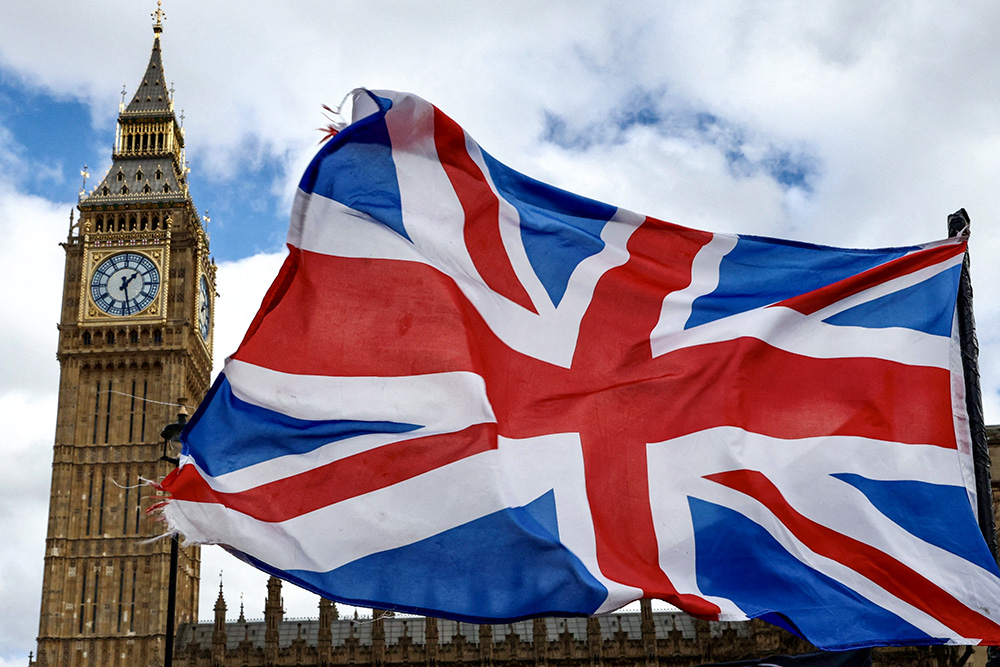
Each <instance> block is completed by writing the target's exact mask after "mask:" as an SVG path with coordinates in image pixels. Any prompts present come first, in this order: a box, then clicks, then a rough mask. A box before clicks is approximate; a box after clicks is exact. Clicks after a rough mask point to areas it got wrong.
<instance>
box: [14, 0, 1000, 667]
mask: <svg viewBox="0 0 1000 667" xmlns="http://www.w3.org/2000/svg"><path fill="white" fill-rule="evenodd" d="M154 9H155V3H154V2H152V1H151V0H144V1H137V0H130V1H129V2H124V1H123V0H118V1H116V2H112V1H111V0H91V1H89V2H86V3H83V2H68V1H67V0H46V1H45V2H31V3H29V2H14V0H0V279H2V284H3V286H4V288H3V289H2V290H0V423H2V424H3V428H4V435H3V437H2V438H0V452H2V453H3V455H4V458H5V460H6V462H7V463H6V465H4V466H3V467H2V468H0V534H2V535H3V536H4V537H3V539H2V540H0V667H8V666H9V665H19V666H20V665H24V664H26V660H27V653H28V651H31V650H34V648H35V634H36V633H37V629H38V610H39V600H40V590H41V580H42V556H43V549H44V536H45V517H46V512H47V502H48V493H49V474H50V466H51V457H52V437H53V433H54V428H55V425H54V418H55V406H56V390H57V382H58V372H59V369H58V364H57V362H56V360H55V350H56V328H55V323H56V321H57V319H58V316H59V302H60V289H61V284H62V274H63V261H64V254H63V251H62V249H61V248H60V247H59V245H58V244H59V242H60V241H62V240H64V239H65V236H66V231H67V227H68V223H69V215H70V210H71V209H72V208H73V206H74V205H75V203H76V201H77V194H78V192H79V190H80V187H81V183H82V179H81V176H80V170H81V169H82V167H83V166H84V164H86V165H88V167H89V172H90V174H91V178H90V181H89V185H90V186H93V185H95V184H96V183H98V182H99V181H100V179H101V178H102V177H103V175H104V174H105V172H106V170H107V168H108V167H109V166H110V162H111V147H112V142H113V136H114V125H115V119H116V116H117V111H118V103H119V101H120V100H121V91H122V86H123V84H124V86H125V89H126V91H127V92H128V93H132V92H134V91H135V89H136V87H137V86H138V84H139V82H140V80H141V77H142V74H143V72H144V70H145V67H146V63H147V61H148V59H149V53H150V47H151V45H152V37H153V34H152V31H151V29H150V27H151V19H150V16H149V15H150V12H152V11H153V10H154ZM164 10H165V11H166V14H167V20H166V23H165V32H164V36H163V61H164V70H165V74H166V78H167V80H168V81H172V82H173V83H174V86H175V90H176V92H175V105H176V108H177V109H183V110H184V118H185V120H184V126H185V130H186V138H187V147H188V158H189V160H190V162H191V168H192V172H191V177H190V181H191V191H192V194H193V196H194V200H195V204H196V205H197V206H198V207H199V209H201V210H202V211H205V210H207V211H208V214H209V215H210V218H211V222H210V223H209V231H210V233H211V238H212V244H211V249H212V251H213V254H214V256H215V257H216V259H217V261H218V262H219V264H220V269H219V278H218V282H219V292H220V294H221V298H220V299H219V300H218V302H217V320H216V321H217V329H216V337H215V344H216V350H215V352H216V365H217V367H218V365H219V363H220V362H221V360H222V358H223V357H224V356H225V355H226V354H228V353H230V352H232V351H233V350H234V349H235V346H236V343H237V342H238V340H239V338H240V337H241V335H242V333H243V329H244V328H245V327H246V325H247V324H248V322H249V320H250V318H251V317H252V315H253V313H254V311H255V308H256V306H257V304H258V303H259V302H260V299H261V297H262V296H263V293H264V290H265V289H266V288H267V285H268V284H269V282H270V280H271V278H272V277H273V275H274V274H275V272H276V271H277V267H278V266H279V264H280V261H281V252H282V247H283V243H284V235H285V228H286V224H287V217H288V211H289V205H290V201H291V195H292V192H293V190H294V188H295V184H296V183H297V181H298V177H299V175H300V174H301V171H302V169H303V168H304V166H305V165H306V163H307V162H308V160H309V158H310V157H311V155H312V154H313V152H314V151H315V148H316V144H317V141H318V140H319V138H320V133H319V132H317V131H316V128H317V127H320V126H321V125H325V124H326V122H327V121H326V119H325V118H324V117H323V114H322V108H321V105H323V104H328V105H330V106H334V105H336V104H338V103H339V102H340V101H341V99H342V98H343V97H344V96H345V95H346V94H347V93H348V92H349V91H350V90H351V89H353V88H355V87H359V86H365V87H370V88H390V89H397V90H405V91H409V92H414V93H416V94H418V95H420V96H422V97H424V98H426V99H428V100H430V101H431V102H433V103H434V104H436V105H437V106H439V107H440V108H441V109H442V110H444V111H445V113H447V114H449V115H450V116H452V117H453V118H455V119H456V120H457V121H458V122H459V123H460V124H462V125H463V126H464V127H465V128H466V129H467V130H468V131H469V132H470V133H471V134H472V136H473V137H475V138H476V139H477V140H478V141H479V143H480V144H482V145H483V147H484V148H485V149H486V150H487V151H489V152H490V153H491V154H492V155H494V156H495V157H496V158H498V159H499V160H501V161H503V162H506V163H507V164H509V165H510V166H512V167H514V168H516V169H518V170H520V171H523V172H525V173H527V174H529V175H532V176H535V177H537V178H541V179H542V180H546V181H549V182H551V183H554V184H556V185H559V186H561V187H564V188H566V189H569V190H573V191H576V192H579V193H581V194H585V195H588V196H590V197H593V198H596V199H601V200H604V201H607V202H609V203H611V204H615V205H618V206H622V207H625V208H629V209H632V210H635V211H638V212H641V213H645V214H649V215H653V216H656V217H659V218H663V219H666V220H669V221H672V222H676V223H678V224H682V225H686V226H691V227H698V228H702V229H706V230H709V231H728V232H738V233H750V234H764V235H770V236H780V237H786V238H791V239H797V240H803V241H810V242H816V243H823V244H829V245H839V246H856V247H875V246H898V245H909V244H914V243H919V242H923V241H930V240H933V239H936V238H940V237H942V236H944V234H945V221H946V218H947V215H948V214H949V213H952V212H953V211H955V210H956V209H958V208H960V207H965V208H966V209H968V211H969V213H970V215H971V216H972V220H973V235H972V243H971V254H972V262H973V284H974V287H975V288H976V290H977V291H976V302H975V306H976V314H977V319H978V325H979V337H980V343H981V345H982V360H981V364H982V369H983V387H984V401H985V404H986V412H987V419H988V421H990V422H991V423H996V422H1000V396H998V388H1000V326H998V325H1000V290H998V286H1000V228H998V226H997V221H1000V187H998V185H997V183H998V181H1000V179H998V176H1000V173H998V172H1000V159H998V158H1000V122H998V119H1000V49H997V48H996V46H995V36H996V35H997V34H998V33H1000V3H997V2H995V1H994V0H984V1H981V2H975V1H971V0H970V1H968V2H962V3H953V2H943V1H941V2H935V1H919V0H916V1H906V2H902V1H900V2H893V1H890V0H885V1H881V2H874V3H872V2H860V1H857V2H850V1H847V0H832V1H821V0H814V1H813V2H809V3H802V2H794V1H789V2H780V1H775V2H768V3H754V2H711V1H708V2H706V1H702V2H697V3H693V2H685V3H681V2H664V1H662V0H656V1H650V2H641V1H633V2H606V3H602V2H580V1H578V0H573V1H556V0H548V1H547V2H538V1H537V0H533V1H530V2H529V1H520V0H506V1H505V2H504V3H471V2H459V1H457V0H456V1H454V2H447V1H443V0H439V1H437V2H421V1H415V0H407V1H405V2H404V1H402V0H400V1H399V2H387V1H382V2H380V1H377V0H365V1H364V2H361V1H347V0H343V1H331V0H326V1H319V0H308V1H307V0H302V1H296V2H284V3H275V2H265V1H264V0H244V1H243V2H238V3H237V2H229V1H219V2H212V3H205V2H196V1H195V0H167V2H166V3H165V7H164ZM220 570H221V571H223V572H224V578H225V582H226V590H227V594H228V602H229V610H230V612H231V615H232V616H233V617H234V618H235V616H236V614H238V611H239V596H240V594H243V595H244V597H245V602H246V608H247V615H248V616H254V617H259V616H261V615H262V610H263V599H264V595H265V591H264V588H263V585H262V582H263V581H264V578H263V576H256V575H254V574H251V573H249V572H248V571H247V569H246V568H245V567H244V566H242V565H240V564H239V563H237V561H235V560H234V559H232V558H230V557H228V556H227V555H226V554H224V553H222V552H221V551H220V550H218V549H216V548H212V549H205V550H204V551H203V570H202V575H203V586H202V591H203V595H202V605H201V616H202V619H203V620H207V619H211V611H210V610H211V604H212V602H213V601H214V598H215V594H216V590H217V584H218V581H219V579H218V577H219V571H220ZM290 588H291V587H290V586H286V587H285V589H286V590H285V602H286V607H287V609H288V613H289V615H291V616H308V615H315V613H316V612H315V603H316V602H315V597H314V596H311V595H304V594H303V595H296V594H295V593H293V592H292V591H291V590H289V589H290Z"/></svg>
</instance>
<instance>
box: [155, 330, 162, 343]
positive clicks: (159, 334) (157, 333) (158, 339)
mask: <svg viewBox="0 0 1000 667" xmlns="http://www.w3.org/2000/svg"><path fill="white" fill-rule="evenodd" d="M153 342H154V343H162V342H163V332H162V331H160V330H159V329H153Z"/></svg>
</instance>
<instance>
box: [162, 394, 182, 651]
mask: <svg viewBox="0 0 1000 667" xmlns="http://www.w3.org/2000/svg"><path fill="white" fill-rule="evenodd" d="M178 402H179V403H180V404H181V409H180V412H179V413H178V414H177V421H176V422H174V423H172V424H167V425H166V426H164V427H163V430H162V431H160V437H161V438H163V456H161V457H160V460H161V461H166V462H168V463H173V464H174V466H176V465H178V464H179V463H180V460H179V459H178V458H177V457H174V456H170V452H168V450H167V448H168V447H169V445H170V443H171V442H180V436H181V431H183V430H184V425H185V424H186V423H187V410H186V409H185V408H184V399H180V400H179V401H178ZM179 540H180V537H179V536H177V535H173V536H171V538H170V576H169V579H168V581H167V638H166V645H165V646H164V651H163V666H164V667H173V665H174V632H175V630H174V623H175V621H176V616H177V561H178V560H179V556H180V542H179Z"/></svg>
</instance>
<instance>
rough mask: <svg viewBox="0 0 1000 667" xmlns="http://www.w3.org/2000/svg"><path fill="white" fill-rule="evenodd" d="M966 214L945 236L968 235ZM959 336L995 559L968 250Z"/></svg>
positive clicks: (984, 516)
mask: <svg viewBox="0 0 1000 667" xmlns="http://www.w3.org/2000/svg"><path fill="white" fill-rule="evenodd" d="M970 223H971V221H970V219H969V214H968V213H966V212H965V209H964V208H963V209H959V210H958V211H956V212H955V213H952V214H951V215H949V216H948V237H949V238H954V237H957V236H968V235H969V226H970ZM957 309H958V337H959V343H960V346H961V349H962V373H963V375H964V376H965V407H966V411H967V412H968V414H969V431H970V432H971V435H972V460H973V464H974V466H975V476H976V498H977V500H978V505H979V506H978V508H977V509H978V512H977V514H978V517H979V529H980V530H981V531H982V532H983V537H985V538H986V544H987V545H989V547H990V553H992V554H993V558H994V559H995V560H996V559H997V556H998V554H997V534H996V524H995V523H994V519H993V489H992V486H991V484H990V449H989V444H988V443H987V440H986V421H985V419H984V417H983V396H982V389H981V387H980V383H979V342H978V341H977V339H976V318H975V316H974V315H973V312H972V279H971V278H970V277H969V253H968V251H966V253H965V259H964V260H963V261H962V274H961V278H960V280H959V285H958V304H957Z"/></svg>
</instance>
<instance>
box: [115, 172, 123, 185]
mask: <svg viewBox="0 0 1000 667" xmlns="http://www.w3.org/2000/svg"><path fill="white" fill-rule="evenodd" d="M115 178H117V179H118V182H119V183H121V182H122V181H124V180H125V174H123V173H122V172H121V170H120V169H119V170H118V175H117V176H116V177H115Z"/></svg>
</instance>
